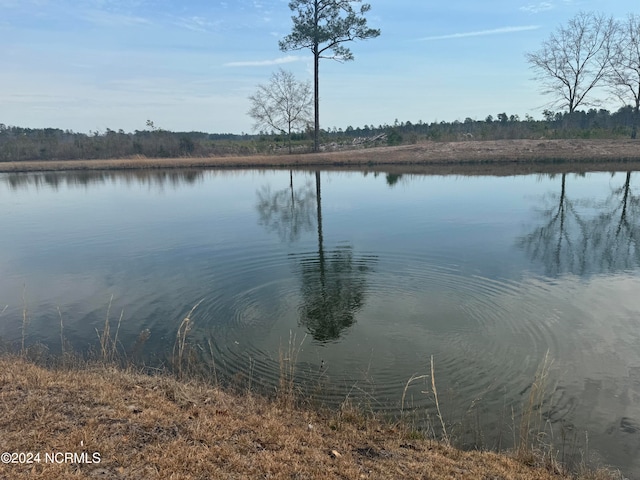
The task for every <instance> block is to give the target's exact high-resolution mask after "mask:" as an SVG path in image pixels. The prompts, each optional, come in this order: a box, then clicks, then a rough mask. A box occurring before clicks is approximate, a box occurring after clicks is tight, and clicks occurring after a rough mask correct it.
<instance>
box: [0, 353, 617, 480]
mask: <svg viewBox="0 0 640 480" xmlns="http://www.w3.org/2000/svg"><path fill="white" fill-rule="evenodd" d="M409 433H410V432H408V431H407V430H405V429H403V428H402V426H400V425H389V424H385V423H382V422H378V421H375V420H372V419H368V420H367V421H363V417H362V416H361V415H359V414H358V412H357V411H355V410H353V409H349V408H348V406H345V407H344V408H343V409H342V411H341V412H338V413H337V414H336V413H320V412H317V411H311V410H303V409H298V408H295V407H293V406H291V405H289V406H288V407H287V408H285V407H284V406H283V404H282V402H278V401H268V400H265V399H264V398H261V397H257V396H253V395H251V394H244V395H232V394H229V393H227V392H225V391H223V390H220V389H218V388H213V387H210V386H207V385H205V384H199V383H195V382H191V383H187V382H184V381H182V382H181V381H178V380H176V379H174V378H170V377H167V376H156V377H151V376H147V375H143V374H139V373H136V372H132V371H123V370H121V369H116V368H114V367H109V366H105V365H104V364H102V365H93V366H91V365H89V366H86V367H85V368H82V369H73V370H70V369H60V370H56V369H45V368H42V367H39V366H36V365H34V364H32V363H28V362H27V361H25V360H24V359H22V358H20V357H11V356H2V357H0V439H1V440H0V443H1V445H0V450H3V451H9V452H41V453H42V455H44V453H45V452H75V453H78V454H79V453H82V452H88V453H89V454H92V453H94V452H98V453H99V455H100V459H101V461H100V463H92V464H72V463H63V464H50V463H48V464H45V463H44V462H42V463H39V464H38V463H35V464H30V465H20V464H1V463H0V478H3V479H5V478H6V479H9V478H11V479H22V478H29V479H31V478H35V479H51V480H53V479H59V478H65V479H66V478H109V479H142V478H144V479H156V478H158V479H209V478H216V479H236V478H237V479H247V478H251V479H253V478H274V479H279V478H287V479H332V478H340V479H361V478H363V479H364V478H372V479H449V478H456V479H504V480H507V479H523V480H524V479H526V480H533V479H559V478H567V477H564V476H562V475H560V474H559V473H557V472H551V471H549V470H547V469H545V468H542V467H540V466H532V465H527V464H524V463H523V462H521V461H518V460H517V459H515V458H512V457H509V456H505V455H498V454H494V453H487V452H478V451H474V452H462V451H459V450H456V449H454V448H452V447H449V446H446V445H443V444H439V443H436V442H434V441H430V440H416V439H411V436H410V435H409ZM598 475H599V476H597V477H592V478H607V477H605V476H604V474H602V473H601V474H598Z"/></svg>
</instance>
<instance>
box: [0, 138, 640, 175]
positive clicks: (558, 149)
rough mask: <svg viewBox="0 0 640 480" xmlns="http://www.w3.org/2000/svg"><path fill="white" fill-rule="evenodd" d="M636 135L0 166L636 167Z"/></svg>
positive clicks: (639, 152)
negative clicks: (616, 138) (284, 153)
mask: <svg viewBox="0 0 640 480" xmlns="http://www.w3.org/2000/svg"><path fill="white" fill-rule="evenodd" d="M638 145H639V143H638V141H635V140H546V139H540V140H485V141H462V142H424V143H420V144H416V145H403V146H399V147H376V148H366V149H357V150H343V151H336V152H321V153H316V154H292V155H251V156H246V157H240V156H228V157H210V158H123V159H110V160H67V161H55V160H51V161H29V162H0V172H29V171H53V170H58V171H59V170H130V169H149V168H314V169H317V168H323V169H333V168H340V169H363V168H367V169H373V170H375V169H379V170H384V171H387V170H389V168H392V169H394V168H395V169H397V168H401V169H402V171H406V173H409V172H412V173H431V174H451V173H458V174H491V175H513V174H516V173H531V172H536V173H545V172H566V171H572V172H584V171H613V170H625V169H632V168H633V169H637V168H638V164H639V163H640V148H638Z"/></svg>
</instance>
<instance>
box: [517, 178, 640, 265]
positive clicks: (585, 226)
mask: <svg viewBox="0 0 640 480" xmlns="http://www.w3.org/2000/svg"><path fill="white" fill-rule="evenodd" d="M566 180H567V178H566V174H563V175H562V180H561V185H560V194H559V195H554V196H551V197H547V198H550V199H551V200H552V204H551V205H550V206H548V207H546V208H543V209H541V210H540V211H539V214H540V217H541V218H542V225H540V226H538V227H536V228H535V229H534V230H533V231H532V232H531V233H529V234H527V235H525V236H523V237H520V238H519V239H518V240H517V244H518V246H520V247H522V248H523V249H524V250H525V251H526V252H527V253H528V254H529V256H530V257H531V258H532V259H533V260H536V261H540V262H541V263H542V264H543V265H544V266H545V268H546V274H547V275H550V276H555V275H558V274H562V273H572V274H576V275H584V274H587V273H600V272H610V271H617V270H620V269H626V268H633V267H635V266H638V265H640V255H639V253H640V252H639V250H638V248H637V246H638V242H639V240H640V230H639V228H638V221H640V197H638V196H636V195H633V192H632V190H631V172H628V173H627V175H626V180H625V182H624V185H623V186H621V187H620V188H615V189H613V190H612V192H611V195H609V197H608V198H607V200H606V201H605V202H603V203H600V204H596V203H595V201H594V200H593V199H590V198H589V199H583V200H581V201H578V200H571V199H569V198H568V197H567V188H566ZM576 205H581V206H582V207H587V208H590V209H593V210H594V213H593V214H592V215H590V218H588V219H587V218H586V214H585V213H584V212H582V213H579V212H578V211H577V208H576Z"/></svg>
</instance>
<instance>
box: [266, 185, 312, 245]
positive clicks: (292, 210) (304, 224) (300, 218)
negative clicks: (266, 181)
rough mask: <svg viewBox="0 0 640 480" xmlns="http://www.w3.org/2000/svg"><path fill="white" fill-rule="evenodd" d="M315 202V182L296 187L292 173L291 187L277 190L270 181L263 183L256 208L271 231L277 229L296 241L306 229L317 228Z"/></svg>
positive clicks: (281, 236)
mask: <svg viewBox="0 0 640 480" xmlns="http://www.w3.org/2000/svg"><path fill="white" fill-rule="evenodd" d="M315 204H316V198H315V195H314V192H313V186H312V185H311V183H306V184H305V185H304V186H303V187H300V188H298V189H296V190H294V188H293V174H292V173H290V183H289V188H285V189H282V190H278V191H275V192H273V191H272V190H271V186H270V185H267V186H264V187H262V189H261V190H260V191H259V192H258V204H257V205H256V209H257V210H258V214H259V215H260V220H259V223H260V225H263V226H264V227H265V228H266V229H267V230H268V231H270V232H277V233H278V236H279V237H280V239H281V240H282V241H286V242H295V241H296V240H298V238H299V237H300V234H301V233H302V232H309V231H311V230H312V229H313V225H314V218H313V215H314V213H313V210H314V207H315Z"/></svg>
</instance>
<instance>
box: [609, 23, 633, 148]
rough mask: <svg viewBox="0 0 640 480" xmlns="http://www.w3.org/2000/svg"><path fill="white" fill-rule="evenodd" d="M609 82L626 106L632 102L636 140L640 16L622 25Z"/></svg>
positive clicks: (617, 38)
mask: <svg viewBox="0 0 640 480" xmlns="http://www.w3.org/2000/svg"><path fill="white" fill-rule="evenodd" d="M607 80H608V82H609V84H610V86H611V89H612V90H613V93H614V94H615V95H616V96H617V97H618V98H619V99H620V100H622V101H623V102H624V104H625V105H626V104H627V102H628V101H629V100H631V102H632V105H633V113H634V121H633V130H632V132H631V137H632V138H636V134H637V128H638V117H639V116H640V16H638V15H634V14H630V15H629V16H628V17H627V20H626V22H622V23H621V24H620V28H619V29H618V32H617V35H616V41H615V47H614V49H613V54H612V57H611V72H610V74H609V75H608V77H607Z"/></svg>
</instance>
